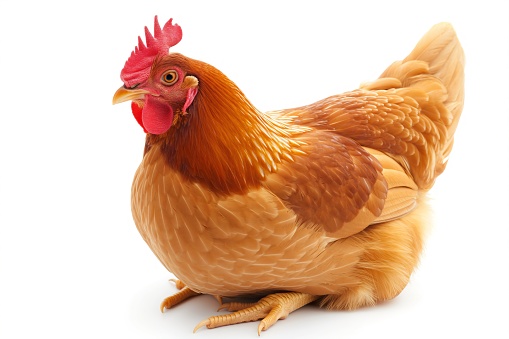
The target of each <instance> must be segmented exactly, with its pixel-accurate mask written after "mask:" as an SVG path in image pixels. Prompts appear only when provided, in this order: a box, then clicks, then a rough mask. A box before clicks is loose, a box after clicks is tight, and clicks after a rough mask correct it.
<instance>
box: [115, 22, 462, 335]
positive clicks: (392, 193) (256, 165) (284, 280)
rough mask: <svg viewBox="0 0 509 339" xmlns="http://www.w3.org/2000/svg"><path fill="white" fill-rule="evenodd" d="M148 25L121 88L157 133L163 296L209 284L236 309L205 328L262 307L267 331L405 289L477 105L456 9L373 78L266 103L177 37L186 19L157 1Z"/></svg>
mask: <svg viewBox="0 0 509 339" xmlns="http://www.w3.org/2000/svg"><path fill="white" fill-rule="evenodd" d="M145 35H146V44H145V43H144V42H143V41H142V39H141V38H140V37H139V38H138V46H137V47H136V48H135V50H134V52H132V54H131V56H130V57H129V58H128V60H127V62H126V63H125V66H124V68H123V69H122V72H121V79H122V81H123V86H122V87H120V88H119V89H118V90H117V92H116V93H115V95H114V97H113V103H114V104H116V103H120V102H123V101H128V100H131V101H132V104H131V107H132V111H133V114H134V116H135V118H136V120H137V121H138V123H139V124H140V125H141V126H142V127H143V129H144V130H145V132H146V133H147V136H146V143H145V150H144V156H143V160H142V163H141V165H140V166H139V168H138V170H137V172H136V174H135V178H134V182H133V186H132V213H133V217H134V221H135V223H136V226H137V228H138V230H139V232H140V234H141V236H142V237H143V239H144V240H145V242H146V243H147V244H148V245H149V247H150V248H151V249H152V251H153V252H154V254H155V255H156V256H157V258H158V259H159V260H160V261H161V263H162V264H163V265H164V266H165V267H166V268H167V269H168V270H169V271H170V272H172V273H173V274H174V275H175V276H176V277H177V278H178V280H175V281H176V283H177V287H178V288H179V289H180V291H179V292H178V293H177V294H175V295H173V296H170V297H168V298H167V299H165V300H164V301H163V303H162V304H161V309H162V310H164V309H169V308H170V307H172V306H174V305H176V304H178V303H180V302H182V301H183V300H185V299H187V298H190V297H192V296H196V295H199V294H210V295H213V296H215V297H216V298H217V299H218V301H219V302H220V303H221V308H223V309H226V310H228V311H232V312H233V313H230V314H226V315H218V316H213V317H210V318H208V319H205V320H204V321H202V322H201V323H199V324H198V326H197V328H199V327H201V326H207V327H208V328H212V327H217V326H223V325H229V324H235V323H240V322H246V321H256V320H260V319H261V322H260V324H259V327H258V333H260V331H262V330H266V329H268V328H269V327H270V326H271V325H273V324H274V323H275V322H276V321H277V320H278V319H283V318H285V317H287V316H288V314H289V313H291V312H292V311H294V310H296V309H298V308H300V307H302V306H304V305H306V304H309V303H312V302H316V303H318V304H319V305H320V306H323V307H326V308H327V309H333V310H337V309H356V308H359V307H363V306H369V305H374V304H376V303H377V302H380V301H384V300H388V299H391V298H394V297H396V296H397V295H398V294H399V293H400V292H401V291H402V289H403V288H404V287H405V285H406V284H407V283H408V281H409V277H410V275H411V273H412V271H413V269H414V268H415V266H416V264H417V263H418V260H419V255H420V252H421V250H422V247H423V240H424V236H425V233H426V225H427V224H428V220H427V219H426V215H427V214H428V208H427V206H426V199H425V196H426V192H427V191H428V190H429V189H430V188H431V187H432V186H433V183H434V182H435V179H436V178H437V176H438V175H439V174H440V173H442V172H443V171H444V169H445V167H446V164H447V160H448V157H449V154H450V152H451V149H452V145H453V136H454V132H455V130H456V127H457V125H458V121H459V118H460V115H461V111H462V108H463V97H464V92H463V81H464V72H463V68H464V56H463V51H462V48H461V45H460V43H459V41H458V39H457V37H456V34H455V32H454V30H453V28H452V27H451V25H449V24H447V23H441V24H438V25H436V26H434V27H433V28H432V29H431V30H430V31H429V32H428V33H427V34H426V35H425V36H424V37H423V38H422V39H421V40H420V42H419V43H418V44H417V46H416V47H415V49H414V50H413V51H412V52H411V53H410V55H408V56H407V57H406V58H405V59H404V60H403V61H398V62H395V63H393V64H392V65H391V66H389V67H388V68H387V69H386V70H385V71H384V72H383V73H382V75H381V76H380V78H379V79H377V80H375V81H374V82H371V83H367V84H364V85H362V86H361V88H360V89H357V90H354V91H352V92H348V93H344V94H340V95H334V96H331V97H329V98H326V99H323V100H321V101H318V102H316V103H313V104H310V105H308V106H304V107H299V108H293V109H285V110H280V111H274V112H268V113H265V114H264V113H261V112H260V111H258V110H257V109H256V108H255V106H253V104H251V102H250V101H249V100H248V99H247V98H246V97H245V96H244V94H243V93H242V92H241V90H240V89H239V88H238V87H237V86H236V85H235V84H234V83H233V82H232V81H231V80H229V79H228V78H227V77H226V76H225V75H224V74H223V73H221V72H220V71H219V70H217V69H216V68H214V67H213V66H211V65H208V64H206V63H204V62H202V61H198V60H193V59H191V58H188V57H186V56H184V55H181V54H178V53H169V52H168V50H169V48H170V47H173V46H174V45H176V44H177V43H178V42H179V41H180V40H181V38H182V30H181V28H180V27H179V26H178V25H176V24H173V23H172V20H169V21H168V22H167V23H166V24H165V25H164V26H163V28H161V27H160V25H159V23H158V20H157V16H156V17H155V23H154V34H153V35H152V34H151V33H150V31H149V30H148V29H147V28H146V27H145ZM225 298H226V299H227V301H228V302H223V301H224V299H225ZM197 328H196V329H197ZM196 329H195V330H196Z"/></svg>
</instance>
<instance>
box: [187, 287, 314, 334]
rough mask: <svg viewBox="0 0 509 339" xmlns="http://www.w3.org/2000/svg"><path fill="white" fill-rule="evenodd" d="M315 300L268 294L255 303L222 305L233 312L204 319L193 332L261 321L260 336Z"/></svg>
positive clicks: (297, 295)
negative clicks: (205, 328) (205, 327)
mask: <svg viewBox="0 0 509 339" xmlns="http://www.w3.org/2000/svg"><path fill="white" fill-rule="evenodd" d="M316 299H318V296H315V295H311V294H306V293H298V292H287V293H276V294H270V295H268V296H266V297H264V298H262V299H261V300H260V301H258V302H256V303H238V302H232V303H226V304H222V305H221V307H220V309H227V310H228V311H235V312H233V313H230V314H225V315H219V316H213V317H210V318H208V319H205V320H203V321H202V322H200V323H199V324H198V325H197V326H196V327H195V328H194V332H196V331H197V330H198V329H199V328H200V327H202V326H207V328H215V327H220V326H226V325H232V324H239V323H243V322H248V321H256V320H258V319H262V321H261V322H260V325H259V326H258V335H260V333H261V331H265V330H267V329H268V328H269V327H271V326H272V325H274V324H275V323H276V322H277V321H278V320H279V319H285V318H286V317H287V316H288V314H290V313H291V312H293V311H295V310H297V309H299V308H301V307H302V306H304V305H307V304H309V303H311V302H313V301H315V300H316Z"/></svg>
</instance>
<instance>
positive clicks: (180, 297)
mask: <svg viewBox="0 0 509 339" xmlns="http://www.w3.org/2000/svg"><path fill="white" fill-rule="evenodd" d="M170 281H173V282H174V283H175V285H176V286H177V288H178V289H179V291H178V292H177V293H175V294H173V295H171V296H169V297H168V298H165V299H164V300H163V302H162V303H161V306H160V309H161V312H164V310H168V309H170V308H172V307H173V306H175V305H177V304H180V303H181V302H182V301H184V300H186V299H189V298H192V297H194V296H197V295H199V294H200V293H198V292H195V291H193V290H192V289H190V288H189V287H187V286H186V285H185V284H184V283H183V282H182V281H180V280H177V279H170Z"/></svg>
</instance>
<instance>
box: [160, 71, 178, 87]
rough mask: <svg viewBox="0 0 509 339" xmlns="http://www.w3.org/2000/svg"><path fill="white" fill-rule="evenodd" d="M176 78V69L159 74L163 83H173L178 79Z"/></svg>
mask: <svg viewBox="0 0 509 339" xmlns="http://www.w3.org/2000/svg"><path fill="white" fill-rule="evenodd" d="M178 78H179V76H178V73H177V72H176V71H173V70H171V71H166V72H164V73H163V75H162V76H161V81H162V82H163V84H165V85H173V84H174V83H175V82H176V81H177V80H178Z"/></svg>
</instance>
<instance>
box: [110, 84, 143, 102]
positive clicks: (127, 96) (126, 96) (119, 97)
mask: <svg viewBox="0 0 509 339" xmlns="http://www.w3.org/2000/svg"><path fill="white" fill-rule="evenodd" d="M145 94H150V92H149V91H145V90H144V89H136V88H135V89H127V88H125V87H124V86H122V87H120V88H119V89H117V91H116V92H115V94H114V95H113V105H115V104H119V103H121V102H124V101H129V100H143V99H145Z"/></svg>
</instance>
